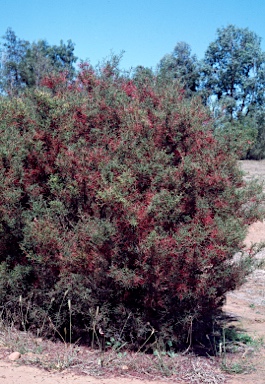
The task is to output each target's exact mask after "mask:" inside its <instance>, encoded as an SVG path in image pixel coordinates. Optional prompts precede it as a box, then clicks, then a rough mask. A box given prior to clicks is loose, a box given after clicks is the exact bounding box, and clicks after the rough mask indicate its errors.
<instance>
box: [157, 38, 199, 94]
mask: <svg viewBox="0 0 265 384" xmlns="http://www.w3.org/2000/svg"><path fill="white" fill-rule="evenodd" d="M158 76H159V77H161V78H162V79H165V80H167V81H173V80H176V81H178V82H179V84H181V85H182V86H183V87H184V89H186V90H187V91H188V92H195V91H196V90H197V88H198V86H199V77H200V72H199V63H198V60H197V58H196V56H195V55H191V48H190V46H189V45H188V44H187V43H185V42H183V41H182V42H179V43H177V45H176V47H175V48H174V51H173V52H172V53H171V54H167V55H165V56H164V57H163V58H162V59H161V60H160V63H159V66H158Z"/></svg>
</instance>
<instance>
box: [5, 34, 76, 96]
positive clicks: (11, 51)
mask: <svg viewBox="0 0 265 384" xmlns="http://www.w3.org/2000/svg"><path fill="white" fill-rule="evenodd" d="M4 40H5V42H4V43H3V44H2V47H3V48H2V62H1V79H2V81H1V88H2V90H3V91H5V92H7V93H10V92H12V93H16V94H18V93H19V92H20V91H21V90H22V89H23V88H25V87H27V88H31V87H39V86H40V84H41V80H42V79H43V78H44V77H45V76H47V74H49V73H52V72H54V73H60V72H63V71H65V72H67V76H68V78H72V77H73V75H74V73H75V68H74V63H75V62H76V60H77V57H76V56H74V44H73V43H72V41H71V40H68V41H67V44H65V43H63V41H61V42H60V45H58V46H57V45H49V44H48V42H47V41H45V40H39V41H38V42H37V43H36V42H33V43H31V44H30V43H29V42H27V41H24V40H20V39H18V38H17V37H16V35H15V33H14V32H13V31H12V30H11V29H8V30H7V32H6V34H5V36H4Z"/></svg>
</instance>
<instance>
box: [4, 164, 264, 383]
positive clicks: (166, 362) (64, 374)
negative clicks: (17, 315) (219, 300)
mask: <svg viewBox="0 0 265 384" xmlns="http://www.w3.org/2000/svg"><path fill="white" fill-rule="evenodd" d="M240 166H241V167H243V169H244V170H245V171H246V172H247V173H248V174H247V176H246V178H247V179H250V178H251V177H253V176H256V177H258V178H259V179H262V180H265V161H243V162H240ZM259 241H265V223H263V222H258V223H255V224H253V225H252V226H250V228H249V232H248V236H247V238H246V244H247V245H248V246H249V245H251V243H255V242H259ZM258 257H259V258H260V259H265V251H261V252H260V253H259V255H258ZM224 310H225V311H226V313H227V314H228V315H229V316H231V318H233V321H232V322H231V323H230V325H231V326H234V327H236V328H237V329H238V328H239V329H241V330H242V334H243V335H249V336H250V337H251V343H248V344H247V345H246V344H245V343H240V342H238V343H237V345H236V347H237V352H236V353H230V352H229V348H228V347H229V346H228V345H227V347H224V345H225V343H224V345H221V346H220V351H221V352H220V353H221V355H222V357H221V358H216V359H211V358H203V357H198V356H194V355H184V356H183V355H176V356H174V357H168V356H163V355H162V354H160V353H158V354H157V355H156V356H148V355H144V354H141V353H140V352H139V353H135V354H130V353H128V354H125V353H116V352H114V351H112V350H110V351H108V352H105V353H104V354H102V353H100V352H95V351H93V350H91V349H89V348H86V347H80V346H77V345H76V346H69V345H64V344H62V343H52V342H50V341H44V340H42V339H40V338H35V337H33V336H32V335H30V334H29V333H23V332H17V331H16V330H14V329H10V328H8V329H4V328H3V327H2V330H1V331H0V383H1V384H17V383H19V384H40V383H41V384H88V383H89V384H116V383H122V384H145V383H146V384H147V383H150V381H151V382H152V383H153V384H165V383H169V382H174V383H182V384H184V383H197V384H200V383H207V384H222V383H230V384H242V383H247V384H264V383H265V364H264V363H265V344H264V340H265V269H258V270H256V271H254V272H253V274H252V275H251V276H249V277H248V279H247V282H246V283H245V284H244V285H243V286H242V287H241V288H240V289H238V290H236V291H234V292H231V293H229V294H228V295H227V302H226V305H225V307H224ZM14 351H18V352H19V353H20V354H21V356H20V358H18V359H17V360H15V361H10V359H9V357H10V354H11V353H12V352H14ZM220 362H223V366H224V367H226V368H227V370H228V371H229V372H226V371H223V370H221V363H220ZM233 372H239V373H233Z"/></svg>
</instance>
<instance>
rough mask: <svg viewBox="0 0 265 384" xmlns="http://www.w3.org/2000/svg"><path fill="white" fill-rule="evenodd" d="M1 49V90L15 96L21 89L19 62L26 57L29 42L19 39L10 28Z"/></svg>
mask: <svg viewBox="0 0 265 384" xmlns="http://www.w3.org/2000/svg"><path fill="white" fill-rule="evenodd" d="M3 39H4V42H3V44H2V49H1V82H0V85H1V89H2V91H5V92H7V93H8V94H9V95H11V96H12V95H16V94H17V93H18V91H19V89H21V87H22V84H23V81H22V78H21V61H22V60H23V58H24V57H25V55H26V52H27V49H28V47H29V42H27V41H25V40H21V39H19V38H18V37H17V36H16V34H15V32H14V31H12V29H11V28H8V29H7V31H6V33H5V35H4V37H3Z"/></svg>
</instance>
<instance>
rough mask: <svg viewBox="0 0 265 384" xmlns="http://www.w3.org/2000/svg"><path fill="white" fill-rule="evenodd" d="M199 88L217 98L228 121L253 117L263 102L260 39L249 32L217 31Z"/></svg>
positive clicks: (264, 69)
mask: <svg viewBox="0 0 265 384" xmlns="http://www.w3.org/2000/svg"><path fill="white" fill-rule="evenodd" d="M202 87H203V88H204V89H205V90H206V91H207V94H208V96H215V97H216V99H217V101H218V102H219V105H221V106H222V110H223V111H224V112H225V113H226V115H227V116H228V117H229V119H230V120H233V119H238V118H241V117H243V116H248V115H253V113H255V111H256V109H257V107H258V106H261V105H262V104H263V103H264V100H265V99H264V89H265V54H264V52H263V51H262V49H261V38H260V37H258V36H257V35H256V34H255V33H254V32H252V31H250V30H249V29H248V28H237V27H235V26H234V25H228V26H227V27H225V28H219V29H218V30H217V39H216V40H215V41H213V42H212V43H211V44H210V45H209V47H208V49H207V50H206V53H205V58H204V64H203V68H202Z"/></svg>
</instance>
